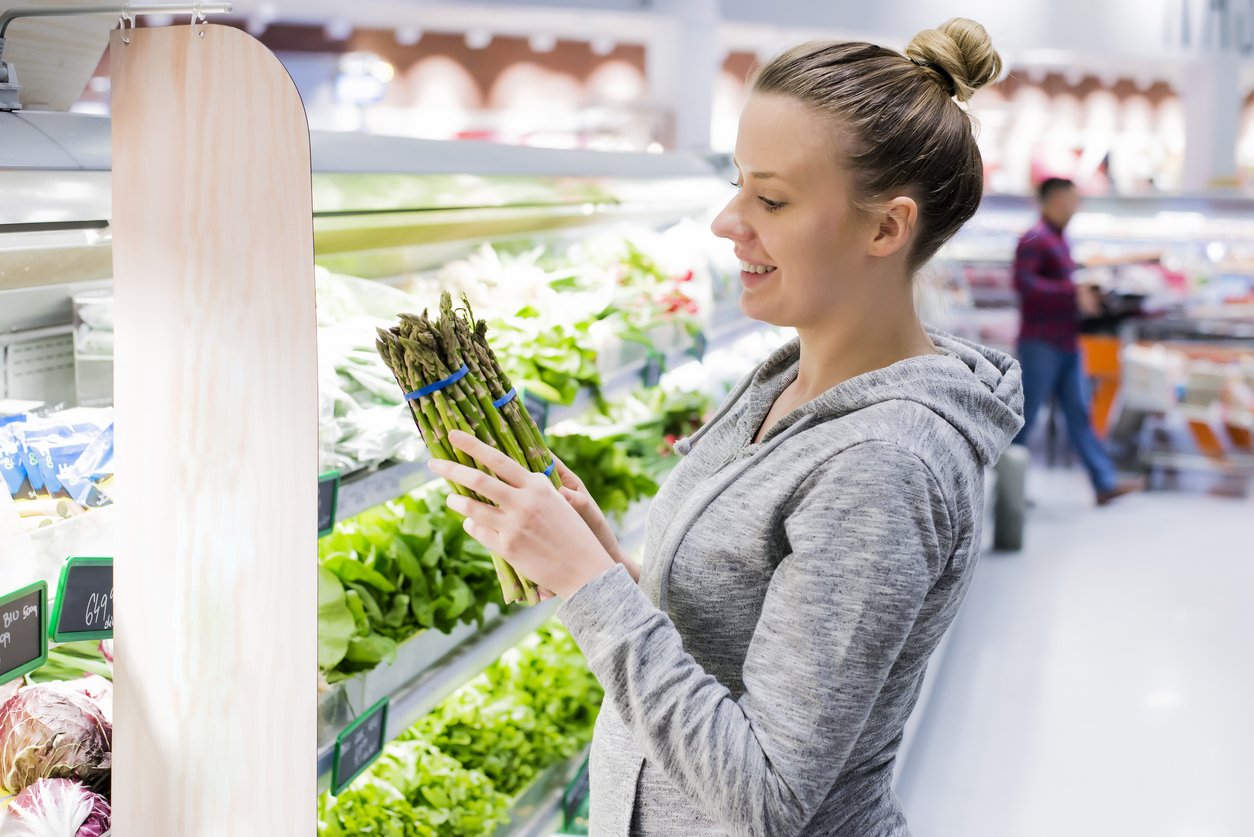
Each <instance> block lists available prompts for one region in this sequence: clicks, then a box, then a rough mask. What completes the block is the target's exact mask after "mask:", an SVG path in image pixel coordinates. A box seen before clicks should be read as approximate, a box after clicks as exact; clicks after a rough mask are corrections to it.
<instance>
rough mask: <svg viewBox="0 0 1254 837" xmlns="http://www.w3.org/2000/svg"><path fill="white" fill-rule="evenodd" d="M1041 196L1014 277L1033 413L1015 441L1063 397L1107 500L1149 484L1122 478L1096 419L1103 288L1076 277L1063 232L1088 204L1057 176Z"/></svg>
mask: <svg viewBox="0 0 1254 837" xmlns="http://www.w3.org/2000/svg"><path fill="white" fill-rule="evenodd" d="M1038 196H1039V198H1040V204H1041V220H1040V221H1039V222H1038V223H1037V224H1036V226H1034V227H1032V229H1030V230H1028V231H1027V232H1026V233H1024V235H1023V237H1022V238H1021V239H1019V246H1018V248H1017V249H1016V250H1015V262H1014V282H1015V288H1016V290H1018V292H1019V298H1020V301H1021V305H1022V311H1023V320H1022V325H1021V327H1020V330H1019V363H1020V365H1021V366H1022V367H1023V400H1024V410H1023V415H1024V419H1025V423H1024V425H1023V430H1021V431H1020V432H1019V435H1018V436H1017V437H1016V438H1015V444H1019V445H1026V444H1027V443H1028V438H1029V437H1030V435H1031V433H1032V428H1033V426H1034V424H1035V419H1036V416H1037V414H1038V413H1039V411H1040V408H1041V405H1042V404H1044V403H1045V402H1046V401H1048V400H1049V399H1051V398H1056V399H1057V401H1058V404H1059V406H1060V407H1061V408H1062V412H1063V417H1064V418H1065V420H1066V424H1067V435H1068V436H1069V437H1070V439H1071V445H1072V447H1073V448H1075V451H1076V453H1078V454H1079V455H1080V459H1081V461H1082V462H1083V463H1084V467H1085V470H1087V471H1088V474H1089V479H1090V480H1091V481H1092V483H1093V490H1094V491H1096V492H1097V504H1098V505H1099V506H1104V505H1106V504H1107V503H1109V502H1110V501H1112V500H1114V499H1116V498H1117V497H1121V496H1123V495H1124V494H1128V493H1130V492H1133V491H1139V490H1140V489H1142V488H1144V487H1145V484H1144V481H1142V480H1127V481H1122V482H1121V481H1119V479H1118V476H1117V475H1116V473H1115V466H1114V463H1113V462H1111V459H1110V456H1109V455H1108V454H1107V453H1106V449H1105V448H1104V447H1103V446H1102V443H1101V441H1100V440H1099V439H1098V438H1097V434H1096V433H1094V432H1093V425H1092V422H1091V421H1090V418H1089V405H1088V398H1087V394H1086V392H1085V384H1084V377H1083V369H1082V365H1081V362H1080V347H1079V333H1080V319H1081V317H1096V316H1098V315H1099V314H1101V312H1102V302H1101V296H1100V294H1099V292H1098V290H1097V289H1096V288H1094V287H1093V286H1091V285H1077V284H1075V282H1073V281H1072V273H1073V272H1074V271H1075V270H1076V268H1077V267H1079V265H1077V264H1076V263H1075V261H1073V260H1072V258H1071V246H1070V245H1069V244H1068V243H1067V239H1066V238H1065V237H1064V236H1063V231H1064V230H1066V228H1067V224H1069V223H1070V222H1071V218H1072V217H1073V216H1074V215H1075V213H1076V212H1077V211H1078V210H1079V208H1080V195H1079V192H1078V191H1077V190H1076V187H1075V184H1074V183H1073V182H1071V181H1070V180H1065V179H1063V178H1060V177H1051V178H1049V179H1047V180H1045V181H1044V182H1043V183H1041V186H1040V190H1039V193H1038Z"/></svg>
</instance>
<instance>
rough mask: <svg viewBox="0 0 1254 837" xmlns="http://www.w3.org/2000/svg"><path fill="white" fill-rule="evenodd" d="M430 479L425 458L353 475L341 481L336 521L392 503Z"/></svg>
mask: <svg viewBox="0 0 1254 837" xmlns="http://www.w3.org/2000/svg"><path fill="white" fill-rule="evenodd" d="M432 479H433V477H432V476H431V472H430V471H428V470H427V455H426V452H425V451H424V452H423V455H422V458H421V459H419V460H418V461H417V462H395V463H391V464H384V465H381V466H379V467H377V468H374V469H370V470H362V471H355V472H353V473H352V474H349V475H347V476H345V477H344V478H343V479H342V480H340V503H339V509H338V510H337V514H336V519H337V520H345V519H347V518H350V517H353V516H354V515H358V514H361V513H362V512H364V511H365V510H366V509H370V508H374V507H375V506H377V505H379V504H380V503H386V502H387V501H388V500H394V499H396V498H397V497H399V496H401V495H402V494H407V493H409V492H410V491H413V490H414V489H415V488H418V487H420V486H422V485H425V484H426V483H429V482H431V480H432Z"/></svg>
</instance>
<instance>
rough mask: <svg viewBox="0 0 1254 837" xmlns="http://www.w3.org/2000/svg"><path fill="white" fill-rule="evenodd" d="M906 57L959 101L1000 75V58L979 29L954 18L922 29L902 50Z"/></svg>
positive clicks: (973, 24)
mask: <svg viewBox="0 0 1254 837" xmlns="http://www.w3.org/2000/svg"><path fill="white" fill-rule="evenodd" d="M906 57H907V58H909V59H910V60H911V61H913V62H914V63H916V64H918V65H919V66H920V67H923V68H924V69H926V70H928V71H929V72H930V73H931V74H932V75H933V77H934V78H935V79H936V81H937V82H938V83H939V84H941V85H943V86H944V87H946V88H947V89H948V90H949V91H950V95H951V96H954V97H955V98H957V99H958V101H960V102H965V101H967V100H968V99H970V98H971V96H972V95H973V94H974V93H975V91H976V90H979V89H980V88H981V87H983V86H984V85H986V84H988V83H989V82H990V81H993V80H994V79H996V78H997V77H998V76H999V75H1001V56H1000V55H998V54H997V50H995V49H993V41H992V39H991V38H989V36H988V32H987V31H986V30H985V29H984V27H983V26H981V25H980V24H978V23H976V22H975V21H974V20H968V19H967V18H965V17H955V18H952V19H951V20H947V21H945V22H944V23H942V24H941V25H940V26H939V27H937V28H936V29H924V30H923V31H922V32H920V33H919V34H917V35H915V36H914V38H913V39H911V41H910V45H909V46H907V47H906Z"/></svg>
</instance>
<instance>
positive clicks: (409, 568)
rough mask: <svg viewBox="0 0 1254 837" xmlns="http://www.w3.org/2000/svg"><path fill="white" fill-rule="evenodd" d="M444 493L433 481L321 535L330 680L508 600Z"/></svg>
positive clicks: (323, 628) (321, 635) (322, 649)
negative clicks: (426, 633)
mask: <svg viewBox="0 0 1254 837" xmlns="http://www.w3.org/2000/svg"><path fill="white" fill-rule="evenodd" d="M446 494H447V490H446V489H444V488H442V487H441V486H438V485H432V486H429V487H427V488H426V489H422V490H419V491H416V492H414V493H412V494H407V495H404V496H401V497H398V498H397V499H395V500H391V501H389V502H387V503H384V504H383V505H381V506H377V507H375V508H373V509H369V510H367V511H365V512H363V513H361V514H359V515H357V516H356V517H352V518H349V519H348V520H344V521H341V522H340V523H337V524H336V526H335V529H334V530H333V531H332V532H331V534H330V535H328V536H326V537H325V538H321V539H320V540H319V541H318V561H319V572H318V665H319V667H320V668H321V669H322V670H323V671H324V672H325V673H326V676H327V680H328V681H330V682H335V681H337V680H342V679H344V678H345V677H347V676H350V675H351V674H353V673H354V672H358V671H363V670H366V669H370V668H373V667H374V666H376V665H378V664H379V663H380V662H382V661H384V660H390V659H391V658H392V657H394V655H395V653H396V646H397V643H398V642H403V641H404V640H405V639H407V638H409V637H410V636H412V635H413V634H415V633H416V632H418V631H420V630H423V629H425V628H434V629H436V630H439V631H443V632H445V633H447V632H448V631H450V630H452V629H453V627H454V626H456V625H457V624H458V623H462V622H466V623H469V622H479V623H482V621H483V618H484V609H485V608H486V607H487V606H488V605H489V604H495V605H497V606H501V607H503V606H504V601H503V600H502V598H501V590H500V585H499V584H498V583H497V580H496V570H495V568H494V566H493V562H492V558H491V556H489V555H488V553H487V551H486V550H485V549H484V548H483V547H482V546H480V545H479V544H478V543H477V542H476V541H474V540H473V539H471V538H470V537H469V536H468V535H466V533H465V531H464V530H463V529H462V525H461V519H460V518H459V517H458V516H457V515H455V514H454V513H453V512H452V511H450V510H449V509H448V508H447V506H446V505H445V503H444V498H445V496H446Z"/></svg>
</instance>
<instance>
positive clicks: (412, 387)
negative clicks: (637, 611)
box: [376, 293, 561, 604]
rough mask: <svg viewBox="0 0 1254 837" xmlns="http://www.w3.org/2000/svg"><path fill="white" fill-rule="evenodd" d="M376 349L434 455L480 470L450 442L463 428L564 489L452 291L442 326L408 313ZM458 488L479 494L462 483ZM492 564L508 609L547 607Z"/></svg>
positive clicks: (526, 585)
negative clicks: (521, 602)
mask: <svg viewBox="0 0 1254 837" xmlns="http://www.w3.org/2000/svg"><path fill="white" fill-rule="evenodd" d="M376 347H377V348H378V350H379V356H380V357H382V358H383V360H384V362H386V363H387V365H388V367H389V368H390V369H391V370H392V373H393V374H394V375H395V376H396V380H397V383H399V384H400V385H401V389H402V391H404V392H406V393H409V394H408V395H406V398H407V399H408V400H409V401H410V409H411V410H412V412H413V415H414V421H415V422H416V423H417V425H418V427H419V429H420V431H421V432H422V437H423V439H424V440H425V441H426V443H427V449H428V450H429V451H430V452H431V455H432V456H433V457H436V458H439V459H447V460H454V461H458V462H461V463H462V464H463V465H467V466H470V467H475V463H474V462H473V461H472V460H471V459H470V458H469V457H467V456H466V455H465V454H463V453H461V452H460V451H458V450H456V449H455V448H453V447H452V446H450V445H449V444H448V434H449V432H450V431H452V430H462V431H464V432H466V433H471V434H473V435H475V436H476V437H478V438H479V440H480V441H482V442H484V443H485V444H488V445H491V446H492V447H494V448H497V449H499V450H501V451H503V452H504V453H505V454H506V455H507V456H509V457H510V458H511V459H513V460H514V461H515V462H518V463H519V464H521V465H523V466H524V467H526V468H529V469H530V470H532V471H536V472H540V471H545V472H547V473H548V474H549V475H550V479H551V480H552V481H553V484H554V485H555V486H560V485H561V480H560V479H559V478H558V477H557V475H556V473H554V472H553V470H552V469H551V467H550V466H551V465H552V463H553V459H552V456H550V455H549V453H548V450H547V448H546V447H545V444H544V437H543V435H542V434H541V433H540V430H539V428H538V427H536V424H535V422H534V421H533V420H532V419H531V416H530V415H528V413H527V410H526V408H525V407H524V406H523V404H522V401H521V399H519V398H508V395H509V393H510V392H512V385H511V383H510V380H509V378H508V377H507V376H506V374H505V373H504V372H503V371H502V370H501V367H500V364H499V363H498V362H497V360H496V355H495V354H493V352H492V349H491V348H490V347H489V346H488V341H487V325H486V323H484V322H483V321H482V320H480V321H478V322H476V321H475V320H474V315H473V313H472V312H471V311H470V309H469V307H466V308H464V309H462V310H461V311H457V312H454V311H453V301H452V297H451V296H450V295H449V294H448V293H445V294H443V295H442V296H441V299H440V318H439V320H438V321H434V322H433V321H432V320H430V319H428V317H427V315H426V314H423V315H422V316H414V315H411V314H403V315H401V323H400V325H399V326H395V327H393V328H392V329H390V330H386V331H385V330H383V329H379V340H378V341H377V343H376ZM507 399H508V400H507ZM498 404H499V405H501V406H499V407H498V406H497V405H498ZM478 467H479V468H480V469H481V470H484V471H487V468H486V467H485V466H483V465H479V466H478ZM453 490H454V491H457V492H458V493H460V494H467V495H469V496H473V495H472V494H471V492H469V491H468V490H467V489H465V488H463V487H461V486H459V485H454V486H453ZM477 499H482V498H477ZM492 561H493V564H494V566H495V567H496V572H497V577H498V579H499V580H500V583H501V590H502V593H503V594H504V600H505V603H506V604H509V603H510V602H514V601H517V600H519V599H526V601H527V603H528V604H537V603H538V602H539V601H540V597H539V592H538V591H537V590H536V587H535V585H534V584H532V583H531V582H530V581H529V580H527V579H525V578H521V577H519V576H518V575H517V574H516V573H515V572H514V570H513V568H512V567H510V566H509V564H507V563H505V561H504V559H502V558H500V557H498V556H493V557H492Z"/></svg>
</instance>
